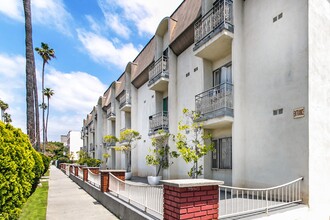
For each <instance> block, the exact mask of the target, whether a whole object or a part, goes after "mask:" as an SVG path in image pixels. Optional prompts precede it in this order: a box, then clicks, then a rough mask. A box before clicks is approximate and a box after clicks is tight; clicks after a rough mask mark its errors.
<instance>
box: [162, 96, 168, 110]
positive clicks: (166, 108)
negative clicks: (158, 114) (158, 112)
mask: <svg viewBox="0 0 330 220" xmlns="http://www.w3.org/2000/svg"><path fill="white" fill-rule="evenodd" d="M163 112H168V97H166V98H163Z"/></svg>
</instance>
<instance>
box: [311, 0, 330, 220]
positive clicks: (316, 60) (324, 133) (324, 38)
mask: <svg viewBox="0 0 330 220" xmlns="http://www.w3.org/2000/svg"><path fill="white" fill-rule="evenodd" d="M308 2H309V5H308V6H309V7H308V8H309V9H308V10H309V11H308V27H309V29H308V31H309V33H308V39H309V43H308V48H309V60H308V68H309V76H308V88H309V94H308V111H307V112H306V110H305V112H306V113H305V114H306V115H307V116H308V119H309V130H308V132H309V139H307V140H306V141H308V143H309V157H308V159H307V161H309V164H308V170H309V201H310V202H309V204H310V207H311V210H312V211H321V212H323V213H322V214H323V215H322V216H317V217H315V216H314V217H313V218H314V219H327V218H329V216H330V211H329V207H330V198H329V195H330V189H329V187H328V185H329V184H328V183H329V181H330V175H329V173H330V163H329V161H330V150H329V143H330V135H329V134H330V127H329V125H330V117H329V114H328V113H329V111H330V99H329V94H330V75H329V70H330V56H329V48H330V41H329V36H330V2H329V1H325V0H313V1H308ZM306 108H307V107H306Z"/></svg>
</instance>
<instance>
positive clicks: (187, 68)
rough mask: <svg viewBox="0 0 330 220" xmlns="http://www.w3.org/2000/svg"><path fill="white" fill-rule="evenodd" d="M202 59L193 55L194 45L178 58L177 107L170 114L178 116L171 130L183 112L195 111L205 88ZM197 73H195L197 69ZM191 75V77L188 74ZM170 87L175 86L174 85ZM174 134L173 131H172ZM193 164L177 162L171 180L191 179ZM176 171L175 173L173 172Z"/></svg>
mask: <svg viewBox="0 0 330 220" xmlns="http://www.w3.org/2000/svg"><path fill="white" fill-rule="evenodd" d="M202 64H203V62H202V59H200V58H198V57H195V56H194V54H193V45H191V46H190V47H189V48H187V49H186V50H185V51H184V52H183V53H181V54H180V55H179V56H178V57H177V63H176V65H177V76H176V84H175V86H176V94H177V95H176V97H169V100H170V99H171V98H176V99H177V103H176V106H175V107H174V106H169V107H170V108H169V114H176V119H177V120H176V121H173V120H172V121H170V128H171V127H177V126H178V121H179V120H181V118H182V110H183V109H184V108H188V109H190V110H194V109H195V95H197V94H198V93H201V92H202V90H203V86H202V84H201V83H200V82H201V81H202ZM196 67H197V68H198V70H197V71H194V69H195V68H196ZM187 73H189V74H190V75H189V76H186V74H187ZM170 86H174V85H173V84H172V85H171V84H170ZM170 132H171V133H173V131H172V130H170ZM171 147H172V148H174V149H176V147H175V144H174V143H172V145H171ZM200 163H203V161H200ZM191 166H192V164H186V163H185V162H184V160H183V159H182V158H178V159H176V160H175V162H174V164H173V165H172V166H171V167H170V169H171V176H170V177H171V178H174V179H175V178H189V176H188V174H187V172H188V171H189V170H190V167H191ZM174 170H175V172H173V171H174Z"/></svg>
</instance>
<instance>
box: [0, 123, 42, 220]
mask: <svg viewBox="0 0 330 220" xmlns="http://www.w3.org/2000/svg"><path fill="white" fill-rule="evenodd" d="M43 170H44V165H43V162H42V158H41V156H40V154H39V153H37V152H36V151H35V150H34V149H33V148H32V146H31V144H30V141H29V138H28V136H27V135H26V134H24V133H23V132H22V131H21V130H20V129H17V128H14V127H13V126H11V125H10V124H4V123H3V122H1V121H0V219H18V217H19V214H20V212H21V207H22V205H23V204H24V202H25V201H26V199H27V198H28V197H29V196H30V194H31V190H32V188H33V185H36V183H37V182H38V181H39V178H40V176H41V175H42V172H43Z"/></svg>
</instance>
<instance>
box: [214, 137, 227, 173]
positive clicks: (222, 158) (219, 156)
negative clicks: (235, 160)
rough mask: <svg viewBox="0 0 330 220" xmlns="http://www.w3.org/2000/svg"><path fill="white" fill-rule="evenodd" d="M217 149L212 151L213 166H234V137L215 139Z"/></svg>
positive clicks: (221, 167) (222, 167)
mask: <svg viewBox="0 0 330 220" xmlns="http://www.w3.org/2000/svg"><path fill="white" fill-rule="evenodd" d="M213 144H214V148H215V151H213V152H212V168H216V169H231V168H232V138H231V137H227V138H221V139H218V140H213Z"/></svg>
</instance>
